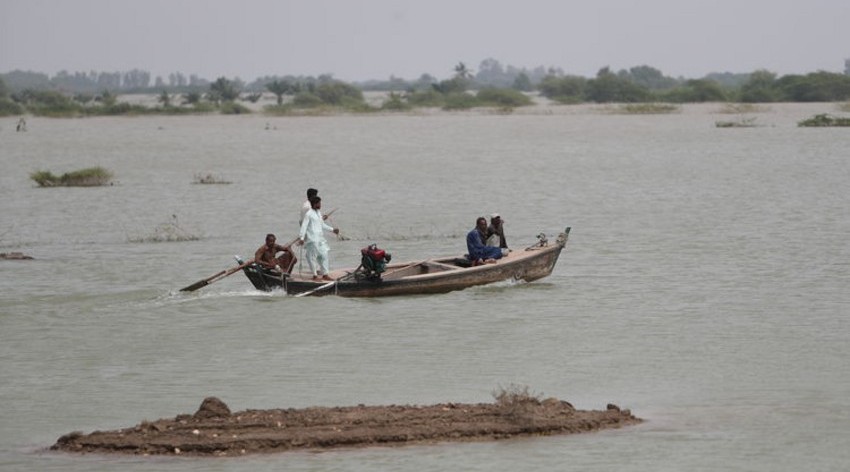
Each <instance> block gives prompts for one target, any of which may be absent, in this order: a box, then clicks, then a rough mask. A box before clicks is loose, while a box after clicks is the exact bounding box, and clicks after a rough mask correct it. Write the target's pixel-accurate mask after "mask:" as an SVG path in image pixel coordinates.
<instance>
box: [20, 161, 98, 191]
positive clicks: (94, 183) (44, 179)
mask: <svg viewBox="0 0 850 472" xmlns="http://www.w3.org/2000/svg"><path fill="white" fill-rule="evenodd" d="M30 179H32V180H33V181H35V183H37V184H38V186H39V187H100V186H104V185H110V184H111V183H112V172H110V171H109V170H107V169H104V168H103V167H100V166H98V167H89V168H86V169H80V170H75V171H73V172H66V173H64V174H62V175H60V176H56V175H54V174H53V173H52V172H50V171H47V170H39V171H35V172H33V173H31V174H30Z"/></svg>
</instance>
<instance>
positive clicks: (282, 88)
mask: <svg viewBox="0 0 850 472" xmlns="http://www.w3.org/2000/svg"><path fill="white" fill-rule="evenodd" d="M266 90H268V91H269V92H271V93H273V94H275V96H276V97H277V104H278V106H280V105H283V96H284V95H287V94H293V93H295V87H293V86H292V84H291V83H289V81H288V80H274V81H273V82H269V83H267V84H266Z"/></svg>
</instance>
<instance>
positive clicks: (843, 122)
mask: <svg viewBox="0 0 850 472" xmlns="http://www.w3.org/2000/svg"><path fill="white" fill-rule="evenodd" d="M797 126H805V127H826V126H850V118H842V117H838V116H831V115H828V114H826V113H822V114H820V115H815V116H813V117H811V118H809V119H806V120H803V121H800V122H799V123H797Z"/></svg>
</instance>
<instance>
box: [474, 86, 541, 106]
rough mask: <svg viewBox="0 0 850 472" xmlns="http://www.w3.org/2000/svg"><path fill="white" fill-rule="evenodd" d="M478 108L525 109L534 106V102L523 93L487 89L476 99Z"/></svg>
mask: <svg viewBox="0 0 850 472" xmlns="http://www.w3.org/2000/svg"><path fill="white" fill-rule="evenodd" d="M475 98H476V99H477V101H478V106H494V107H523V106H528V105H531V104H532V100H531V99H530V98H529V97H528V96H527V95H525V94H523V93H522V92H519V91H517V90H512V89H499V88H486V89H483V90H480V91H479V92H478V95H476V97H475Z"/></svg>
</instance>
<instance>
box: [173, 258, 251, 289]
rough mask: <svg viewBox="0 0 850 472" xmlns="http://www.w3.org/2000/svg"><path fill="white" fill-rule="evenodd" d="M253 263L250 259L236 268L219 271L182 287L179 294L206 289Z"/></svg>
mask: <svg viewBox="0 0 850 472" xmlns="http://www.w3.org/2000/svg"><path fill="white" fill-rule="evenodd" d="M253 263H254V259H251V260H250V261H248V262H245V263H242V264H239V265H238V266H236V267H234V268H232V269H227V270H223V271H221V272H219V273H217V274H213V275H211V276H209V277H207V278H205V279H201V280H199V281H197V282H195V283H193V284H192V285H189V286H188V287H183V288H181V289H180V291H181V292H194V291H195V290H198V289H199V288H203V287H206V286H207V285H209V284H211V283H213V282H217V281H219V280H221V279H223V278H225V277H227V276H228V275H231V274H233V273H235V272H238V271H240V270H242V269H244V268H245V267H248V266H249V265H251V264H253Z"/></svg>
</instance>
